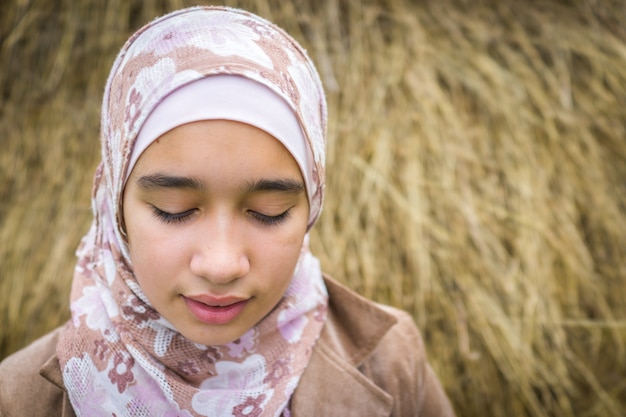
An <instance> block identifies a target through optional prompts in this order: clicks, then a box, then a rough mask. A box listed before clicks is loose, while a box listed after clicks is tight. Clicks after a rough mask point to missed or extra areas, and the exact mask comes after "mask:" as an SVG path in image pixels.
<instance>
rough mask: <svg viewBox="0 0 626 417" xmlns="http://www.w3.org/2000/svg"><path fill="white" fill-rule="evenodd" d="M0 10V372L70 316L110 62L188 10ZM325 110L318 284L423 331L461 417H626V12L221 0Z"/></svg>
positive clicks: (123, 4)
mask: <svg viewBox="0 0 626 417" xmlns="http://www.w3.org/2000/svg"><path fill="white" fill-rule="evenodd" d="M53 3H54V2H50V1H48V0H10V1H8V2H4V3H3V5H2V12H1V13H0V40H1V43H0V89H1V90H0V91H1V96H0V100H1V101H0V145H1V148H0V301H1V302H0V358H2V357H4V356H6V355H7V354H9V353H11V352H12V351H15V350H16V349H18V348H20V347H21V346H23V345H24V344H25V343H27V342H29V341H31V340H33V339H34V338H35V337H37V336H39V335H41V334H42V333H44V332H46V331H47V330H49V329H51V328H53V327H55V326H57V325H58V324H59V323H61V322H62V321H64V320H65V319H67V317H68V307H67V297H68V291H69V284H70V279H71V274H72V269H73V264H74V257H73V251H74V249H75V247H76V245H77V243H78V240H79V239H80V237H81V236H82V234H83V233H84V232H85V231H86V228H87V225H88V222H89V219H90V206H89V192H90V187H91V179H92V172H93V169H94V167H95V165H96V162H97V158H98V151H99V148H98V146H99V145H98V122H99V120H98V119H99V117H98V112H99V105H100V100H101V96H102V90H103V86H104V82H105V77H106V75H107V73H108V71H109V68H110V65H111V64H112V61H113V58H114V55H115V54H116V53H117V51H118V50H119V48H120V47H121V46H122V44H123V42H124V41H125V40H126V38H127V37H128V36H129V35H130V33H131V32H132V31H133V30H135V29H137V28H138V27H139V26H140V25H141V24H143V23H145V22H147V21H149V20H151V19H152V18H154V17H156V16H158V15H161V14H162V13H164V12H166V11H170V10H173V9H176V8H179V7H182V6H186V5H192V3H191V2H188V1H183V0H178V1H177V0H169V1H168V0H161V1H156V0H151V1H140V0H130V1H123V0H117V1H113V0H112V1H107V2H100V1H97V0H80V1H72V0H58V1H57V2H56V4H53ZM227 4H229V5H233V6H242V7H244V8H247V9H249V10H251V11H254V12H257V13H259V14H261V15H262V16H265V17H267V18H269V19H271V20H273V21H275V22H276V23H278V24H279V25H280V26H282V27H284V28H285V29H287V31H288V32H290V33H292V34H293V35H294V36H295V37H296V38H297V39H298V40H300V41H301V42H302V43H303V44H304V45H305V46H306V48H307V49H308V50H309V53H310V55H311V56H312V58H313V59H314V60H315V61H316V63H317V65H318V67H319V69H320V72H321V74H322V78H323V80H324V83H325V85H326V88H327V91H328V100H329V106H330V116H331V123H330V128H329V134H330V136H329V144H328V166H329V178H328V194H327V196H328V197H327V202H326V206H325V211H324V213H323V216H322V218H321V221H320V222H319V224H318V225H317V226H316V228H315V231H314V233H313V236H312V239H313V245H314V249H315V250H316V252H317V254H318V255H319V256H320V258H321V260H322V263H323V265H324V267H325V269H326V270H327V271H328V272H330V273H331V274H333V275H335V276H336V277H337V278H339V279H341V280H343V281H344V282H346V283H348V284H349V285H350V286H351V287H353V288H355V289H356V290H357V291H359V292H360V293H362V294H364V295H366V296H368V297H371V298H374V299H376V300H379V301H382V302H385V303H390V304H393V305H396V306H401V307H403V308H405V309H407V310H409V311H410V312H412V313H413V314H414V316H415V319H416V321H417V323H418V324H419V326H420V328H421V329H422V330H423V333H424V335H425V338H426V343H427V346H428V349H429V352H430V357H431V361H432V363H433V365H434V367H435V368H436V371H437V372H438V374H439V376H440V378H441V380H442V382H443V384H444V386H445V388H446V390H447V392H448V393H449V395H450V397H451V399H452V401H453V403H454V405H455V407H456V409H457V412H458V414H459V416H503V417H504V416H616V417H617V416H623V415H625V414H626V143H625V133H626V132H625V128H626V32H624V28H625V27H626V26H625V24H626V6H624V4H623V3H622V2H619V1H593V2H591V1H588V2H583V1H557V0H551V1H525V2H518V1H514V0H507V1H504V0H500V1H498V0H491V1H487V0H483V1H469V0H439V1H409V0H367V1H362V2H353V1H348V0H326V1H319V2H318V1H313V0H310V1H306V0H292V1H279V0H259V1H239V2H236V1H230V2H227Z"/></svg>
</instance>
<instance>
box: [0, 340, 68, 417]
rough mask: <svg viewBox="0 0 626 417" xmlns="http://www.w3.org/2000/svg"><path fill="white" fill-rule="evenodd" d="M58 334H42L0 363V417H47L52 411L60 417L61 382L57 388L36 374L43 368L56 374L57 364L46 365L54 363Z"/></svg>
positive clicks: (61, 405) (61, 404)
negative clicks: (46, 367)
mask: <svg viewBox="0 0 626 417" xmlns="http://www.w3.org/2000/svg"><path fill="white" fill-rule="evenodd" d="M60 332H61V329H60V328H59V329H56V330H54V331H52V332H50V333H48V334H46V335H45V336H43V337H41V338H40V339H37V340H36V341H34V342H33V343H31V344H30V345H29V346H27V347H25V348H24V349H22V350H19V351H17V352H15V353H14V354H12V355H11V356H8V357H7V358H5V359H4V360H3V361H2V362H1V363H0V416H2V417H10V416H25V415H28V416H49V415H54V413H51V411H52V410H55V411H56V410H58V411H56V412H57V413H58V415H61V410H62V408H63V399H64V398H63V397H64V390H63V388H62V382H59V384H61V385H57V384H56V383H54V382H51V381H50V380H48V379H46V378H44V377H43V376H42V375H41V374H40V370H41V369H42V367H44V366H46V365H48V367H52V369H55V366H56V369H57V370H58V364H55V363H52V364H50V362H53V361H55V360H56V345H57V340H58V338H59V334H60ZM59 373H60V372H59ZM59 381H60V379H59Z"/></svg>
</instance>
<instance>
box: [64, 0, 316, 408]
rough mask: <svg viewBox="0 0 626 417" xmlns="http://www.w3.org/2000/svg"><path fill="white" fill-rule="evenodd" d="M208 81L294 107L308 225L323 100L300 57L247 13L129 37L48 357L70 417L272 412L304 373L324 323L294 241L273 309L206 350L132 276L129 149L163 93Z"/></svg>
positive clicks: (194, 14)
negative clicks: (310, 172)
mask: <svg viewBox="0 0 626 417" xmlns="http://www.w3.org/2000/svg"><path fill="white" fill-rule="evenodd" d="M214 74H234V75H239V76H243V77H247V78H249V79H252V80H254V81H257V82H259V83H261V84H263V85H265V86H267V87H269V88H270V89H272V91H274V92H275V93H276V94H278V95H279V96H280V97H282V98H283V99H284V100H285V101H286V102H287V103H288V104H289V105H290V106H291V107H292V109H293V111H294V114H295V115H296V116H297V118H298V120H299V121H300V124H301V126H302V128H303V131H304V133H305V137H306V139H307V141H308V146H309V147H310V149H311V152H312V155H313V160H314V165H315V166H314V180H315V184H314V185H315V188H314V190H315V192H314V193H313V195H312V197H311V199H310V200H311V202H312V203H311V205H310V213H309V223H308V226H309V227H310V226H311V225H312V224H313V223H314V222H315V220H316V219H317V217H318V216H319V213H320V210H321V205H322V196H323V189H324V141H325V133H326V102H325V99H324V94H323V89H322V86H321V82H320V80H319V76H318V74H317V72H316V70H315V68H314V66H313V64H312V62H311V61H310V59H309V58H308V57H307V55H306V53H305V51H304V50H303V49H302V48H301V47H300V46H299V45H298V44H297V43H296V41H295V40H293V39H292V38H291V37H290V36H289V35H287V34H286V33H285V32H284V31H282V30H281V29H279V28H278V27H276V26H274V25H273V24H271V23H269V22H268V21H266V20H264V19H262V18H260V17H258V16H255V15H252V14H250V13H247V12H245V11H241V10H236V9H229V8H222V7H196V8H191V9H184V10H180V11H177V12H174V13H171V14H169V15H166V16H164V17H161V18H159V19H157V20H155V21H153V22H152V23H150V24H148V25H146V26H145V27H143V28H142V29H140V30H139V31H138V32H137V33H136V34H135V35H133V37H131V38H130V39H129V41H128V42H127V43H126V45H125V46H124V47H123V48H122V50H121V52H120V53H119V55H118V57H117V59H116V61H115V63H114V65H113V68H112V71H111V75H110V77H109V80H108V82H107V86H106V89H105V95H104V101H103V108H102V127H101V140H102V163H101V164H100V166H99V167H98V170H97V172H96V175H95V180H94V189H93V197H92V204H93V210H94V222H93V224H92V227H91V229H90V231H89V233H88V234H87V235H86V236H85V237H84V238H83V240H82V242H81V245H80V247H79V249H78V251H77V257H78V262H77V265H76V269H75V273H74V280H73V284H72V293H71V313H72V317H71V320H70V322H69V323H68V325H67V327H66V329H65V331H64V332H63V335H62V337H61V340H60V342H59V345H58V346H57V353H58V356H59V360H60V364H61V368H62V371H63V380H64V383H65V385H66V387H67V389H68V393H69V396H70V400H71V402H72V406H73V407H74V410H75V412H76V414H77V415H78V416H90V417H92V416H104V415H106V416H112V415H114V416H118V417H120V416H163V417H165V416H167V417H173V416H189V417H192V416H222V415H223V416H228V415H233V416H279V415H289V406H288V405H289V400H290V398H291V395H292V394H293V392H294V390H295V387H296V386H297V384H298V381H299V378H300V376H301V375H302V373H303V372H304V369H305V368H306V366H307V364H308V362H309V359H310V356H311V353H312V349H313V347H314V345H315V342H316V340H317V339H318V337H319V335H320V332H321V329H322V327H323V323H324V320H325V317H326V308H327V294H326V288H325V286H324V283H323V280H322V275H321V270H320V265H319V262H318V260H317V259H316V258H315V257H314V256H313V255H312V254H311V253H310V251H309V249H308V245H307V244H306V239H305V244H304V245H303V248H302V250H301V254H300V258H299V260H298V264H297V266H296V270H295V271H294V276H293V278H292V281H291V283H290V286H289V287H288V289H287V291H286V293H285V294H284V296H283V298H282V300H281V301H280V302H279V304H278V305H277V306H276V307H275V308H274V309H273V310H272V312H270V313H269V314H268V315H267V316H266V317H265V318H264V319H263V320H261V322H259V323H258V324H257V325H255V326H254V327H253V328H252V329H250V330H249V331H248V332H247V333H246V334H244V335H243V336H242V337H240V338H239V339H237V340H235V341H233V342H231V343H228V344H225V345H221V346H203V345H199V344H197V343H194V342H191V341H190V340H188V339H186V338H185V337H184V336H182V335H181V334H180V333H179V332H178V331H177V330H176V329H175V328H174V327H173V326H172V325H171V324H170V323H168V322H167V321H166V320H165V319H163V318H162V317H161V315H160V314H159V313H158V312H157V311H156V310H155V309H154V308H153V307H152V306H151V305H150V302H149V301H148V299H147V298H146V296H145V295H144V294H143V292H142V291H141V288H140V287H139V285H138V283H137V281H136V280H135V278H134V275H133V267H132V262H131V259H130V257H129V255H128V248H127V246H126V243H125V238H124V232H123V227H122V225H121V222H120V211H121V210H120V204H121V196H122V191H123V187H124V181H125V178H127V171H128V170H129V169H131V168H132V167H130V166H129V159H130V156H131V154H132V149H133V146H134V143H135V140H136V138H137V133H138V132H139V129H140V128H141V126H142V124H143V123H144V121H145V120H146V117H147V116H148V115H149V114H150V112H151V111H152V110H153V109H154V108H155V107H156V106H157V105H158V103H159V102H160V101H161V100H162V99H163V98H164V97H165V96H166V95H168V94H169V93H171V92H172V91H174V90H175V89H177V88H178V87H181V86H183V85H185V84H187V83H190V82H193V81H195V80H198V79H200V78H203V77H207V76H211V75H214Z"/></svg>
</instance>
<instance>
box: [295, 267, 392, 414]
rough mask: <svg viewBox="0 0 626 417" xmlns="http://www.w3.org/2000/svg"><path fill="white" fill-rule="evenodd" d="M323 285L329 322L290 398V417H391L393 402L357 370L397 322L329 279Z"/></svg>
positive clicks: (327, 321) (378, 308)
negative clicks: (362, 416) (327, 299)
mask: <svg viewBox="0 0 626 417" xmlns="http://www.w3.org/2000/svg"><path fill="white" fill-rule="evenodd" d="M325 281H326V287H327V289H328V293H329V306H328V307H329V308H328V318H327V320H326V324H325V326H324V329H323V331H322V334H321V335H320V339H319V340H318V342H317V344H316V346H315V349H314V351H313V355H312V356H311V361H310V362H309V365H308V367H307V369H306V370H305V372H304V374H303V375H302V378H301V379H300V382H299V383H298V387H297V388H296V391H295V393H294V396H293V397H292V410H291V411H292V414H293V416H294V417H304V416H313V415H323V416H346V415H355V416H358V415H367V416H389V415H390V414H391V408H392V406H393V399H392V397H391V396H390V395H389V394H387V393H386V392H384V391H383V390H381V389H380V388H379V387H378V386H376V385H375V384H374V382H372V381H371V380H370V379H369V378H368V377H366V376H365V375H364V374H363V373H362V372H361V371H360V370H359V367H360V366H361V365H362V364H363V362H364V361H365V360H366V359H367V357H368V356H369V355H370V354H371V353H372V352H373V350H374V349H375V348H376V346H377V345H378V343H379V342H380V340H381V339H382V338H383V336H384V335H385V334H386V333H387V332H388V331H389V329H390V328H391V327H392V326H393V325H394V324H395V323H396V322H397V319H396V318H395V316H393V315H392V314H390V313H388V312H386V311H385V310H383V309H382V308H381V307H380V306H378V305H377V304H375V303H373V302H371V301H369V300H367V299H365V298H363V297H361V296H359V295H357V294H356V293H354V292H352V291H350V290H348V289H347V288H345V287H343V286H341V285H340V284H338V283H337V282H335V281H334V280H332V279H331V278H329V277H325Z"/></svg>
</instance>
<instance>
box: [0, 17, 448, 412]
mask: <svg viewBox="0 0 626 417" xmlns="http://www.w3.org/2000/svg"><path fill="white" fill-rule="evenodd" d="M325 134H326V103H325V99H324V93H323V89H322V85H321V82H320V80H319V77H318V74H317V72H316V71H315V68H314V66H313V64H312V63H311V61H310V59H309V58H308V57H307V55H306V54H305V52H304V50H303V49H302V48H301V47H300V46H299V45H298V44H297V43H296V42H295V41H294V40H293V39H292V38H291V37H290V36H289V35H287V34H286V33H285V32H283V31H282V30H281V29H279V28H277V27H276V26H274V25H272V24H271V23H269V22H267V21H265V20H263V19H261V18H259V17H258V16H255V15H252V14H249V13H247V12H244V11H241V10H234V9H227V8H212V7H198V8H191V9H185V10H180V11H178V12H174V13H171V14H169V15H167V16H164V17H162V18H160V19H157V20H156V21H154V22H152V23H151V24H149V25H147V26H145V27H144V28H142V29H141V30H139V31H138V32H137V33H136V34H135V35H134V36H132V37H131V39H130V40H129V41H128V42H127V44H126V45H125V46H124V48H123V49H122V51H121V52H120V54H119V56H118V57H117V60H116V61H115V63H114V65H113V69H112V71H111V74H110V77H109V80H108V82H107V86H106V90H105V94H104V102H103V108H102V131H101V140H102V163H101V165H100V166H99V168H98V170H97V172H96V176H95V185H94V191H93V209H94V222H93V226H92V228H91V230H90V231H89V233H88V234H87V235H86V236H85V238H84V239H83V241H82V243H81V247H80V248H79V251H78V258H79V259H78V264H77V267H76V272H75V276H74V281H73V287H72V294H71V312H72V319H71V320H70V322H69V323H67V325H66V326H64V327H63V328H59V329H57V330H56V331H54V332H52V333H50V334H48V335H47V336H44V337H43V338H42V339H39V340H38V341H36V342H35V343H33V344H32V345H31V346H29V347H27V348H25V349H24V350H22V351H20V352H18V353H16V354H15V355H13V356H11V357H9V358H7V359H6V360H5V361H4V362H3V363H2V364H1V365H0V415H2V416H30V417H34V416H55V415H58V416H72V415H78V416H90V417H91V416H118V417H120V416H289V415H292V416H313V415H315V416H347V415H350V416H351V415H355V416H371V415H377V416H378V415H380V416H383V415H384V416H389V415H393V416H417V415H420V416H450V415H453V412H452V409H451V407H450V405H449V402H448V399H447V398H446V396H445V394H444V392H443V390H442V389H441V387H440V384H439V382H438V380H437V378H436V376H435V375H434V373H433V372H432V370H431V368H430V367H429V365H428V363H427V360H426V354H425V352H424V346H423V343H422V340H421V338H420V335H419V332H418V330H417V328H416V327H415V324H414V323H413V321H412V319H411V318H410V317H409V316H408V315H407V314H406V313H402V312H400V311H398V310H395V309H392V308H390V307H383V306H380V305H377V304H374V303H372V302H370V301H367V300H365V299H363V298H361V297H359V296H358V295H356V294H354V293H352V292H351V291H349V290H348V289H346V288H344V287H342V286H341V285H339V284H338V283H337V282H335V281H333V280H332V279H330V278H328V277H325V276H323V274H322V272H321V270H320V265H319V262H318V261H317V259H316V258H315V257H314V256H313V255H312V254H311V253H310V251H309V249H308V246H307V233H308V231H309V230H310V228H311V227H312V226H313V224H314V223H315V221H316V219H317V218H318V216H319V214H320V210H321V207H322V198H323V193H324V174H325V166H324V143H325Z"/></svg>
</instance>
